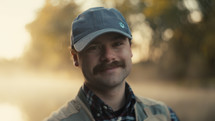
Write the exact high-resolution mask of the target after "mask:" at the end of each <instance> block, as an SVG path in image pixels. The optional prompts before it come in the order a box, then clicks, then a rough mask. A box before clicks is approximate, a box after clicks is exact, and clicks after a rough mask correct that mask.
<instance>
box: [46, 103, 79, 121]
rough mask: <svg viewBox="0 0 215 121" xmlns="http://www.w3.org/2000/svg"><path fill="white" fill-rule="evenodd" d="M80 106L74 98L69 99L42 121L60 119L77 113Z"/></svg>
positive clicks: (56, 120) (59, 120) (58, 120)
mask: <svg viewBox="0 0 215 121" xmlns="http://www.w3.org/2000/svg"><path fill="white" fill-rule="evenodd" d="M80 108H81V105H80V104H79V103H78V102H77V101H76V100H71V101H69V102H68V103H67V104H65V105H63V106H62V107H61V108H59V109H58V110H57V111H56V112H54V113H52V114H51V116H50V117H48V118H46V119H45V120H44V121H61V120H63V119H66V118H67V117H69V116H71V115H73V114H75V113H78V112H79V110H80Z"/></svg>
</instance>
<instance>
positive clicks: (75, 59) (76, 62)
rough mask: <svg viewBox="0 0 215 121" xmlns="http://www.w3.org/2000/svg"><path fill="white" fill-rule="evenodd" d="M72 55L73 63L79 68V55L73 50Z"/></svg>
mask: <svg viewBox="0 0 215 121" xmlns="http://www.w3.org/2000/svg"><path fill="white" fill-rule="evenodd" d="M70 52H71V55H72V57H73V63H74V65H75V66H76V67H78V66H79V62H78V53H77V52H76V51H75V50H71V51H70Z"/></svg>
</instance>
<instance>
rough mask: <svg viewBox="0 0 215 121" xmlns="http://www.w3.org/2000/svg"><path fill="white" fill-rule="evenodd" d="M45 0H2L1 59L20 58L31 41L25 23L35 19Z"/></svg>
mask: <svg viewBox="0 0 215 121" xmlns="http://www.w3.org/2000/svg"><path fill="white" fill-rule="evenodd" d="M44 3H45V0H0V15H1V16H0V59H2V58H4V59H14V58H18V57H20V56H21V55H22V53H23V52H24V51H25V49H26V47H27V45H28V44H29V42H30V34H29V33H28V32H27V30H26V28H25V25H26V24H28V23H30V22H31V21H33V20H34V19H35V17H36V15H37V11H39V10H40V8H42V7H43V5H44Z"/></svg>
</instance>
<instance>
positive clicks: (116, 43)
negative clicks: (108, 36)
mask: <svg viewBox="0 0 215 121" xmlns="http://www.w3.org/2000/svg"><path fill="white" fill-rule="evenodd" d="M122 44H123V42H115V43H114V44H113V46H114V47H118V46H121V45H122Z"/></svg>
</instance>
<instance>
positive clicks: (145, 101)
mask: <svg viewBox="0 0 215 121" xmlns="http://www.w3.org/2000/svg"><path fill="white" fill-rule="evenodd" d="M136 100H137V102H140V103H143V104H144V105H148V106H151V105H158V104H159V105H165V104H164V103H163V102H162V101H158V100H155V99H152V98H146V97H141V96H136Z"/></svg>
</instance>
